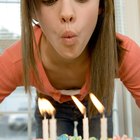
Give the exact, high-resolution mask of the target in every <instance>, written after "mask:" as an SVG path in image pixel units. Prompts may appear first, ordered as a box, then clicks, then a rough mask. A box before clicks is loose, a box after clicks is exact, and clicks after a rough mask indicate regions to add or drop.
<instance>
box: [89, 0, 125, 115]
mask: <svg viewBox="0 0 140 140" xmlns="http://www.w3.org/2000/svg"><path fill="white" fill-rule="evenodd" d="M100 9H101V11H102V12H101V14H100V15H99V17H98V22H97V26H96V28H95V31H94V33H93V34H92V37H91V39H90V41H89V47H90V52H91V85H90V90H89V93H90V92H92V93H94V95H95V96H96V97H97V98H98V99H99V101H100V102H102V104H103V105H104V106H105V109H106V110H105V112H107V114H110V113H111V110H112V104H113V98H114V80H115V77H116V75H118V66H119V62H121V56H122V52H123V49H121V47H120V45H121V40H119V39H117V38H116V31H115V14H114V1H113V0H100ZM89 112H90V114H97V113H98V111H97V110H96V108H95V107H94V105H93V104H92V103H91V100H90V99H89Z"/></svg>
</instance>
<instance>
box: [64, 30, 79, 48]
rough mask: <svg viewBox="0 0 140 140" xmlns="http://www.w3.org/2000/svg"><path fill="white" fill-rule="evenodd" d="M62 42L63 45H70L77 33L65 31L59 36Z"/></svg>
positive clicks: (74, 41) (74, 40)
mask: <svg viewBox="0 0 140 140" xmlns="http://www.w3.org/2000/svg"><path fill="white" fill-rule="evenodd" d="M61 39H62V42H63V44H65V45H68V46H71V45H74V44H75V43H76V40H77V35H76V34H75V33H74V32H72V31H65V32H64V33H63V34H62V36H61Z"/></svg>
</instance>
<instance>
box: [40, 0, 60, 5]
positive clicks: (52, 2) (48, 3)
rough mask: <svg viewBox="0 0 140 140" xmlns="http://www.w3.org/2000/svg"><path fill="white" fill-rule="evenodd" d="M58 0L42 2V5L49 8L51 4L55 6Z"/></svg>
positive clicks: (44, 0)
mask: <svg viewBox="0 0 140 140" xmlns="http://www.w3.org/2000/svg"><path fill="white" fill-rule="evenodd" d="M57 1H58V0H42V3H43V4H45V5H47V6H51V5H53V4H55V3H56V2H57Z"/></svg>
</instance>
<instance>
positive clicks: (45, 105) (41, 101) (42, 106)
mask: <svg viewBox="0 0 140 140" xmlns="http://www.w3.org/2000/svg"><path fill="white" fill-rule="evenodd" d="M38 106H39V111H40V113H41V115H42V116H44V115H45V113H46V112H47V113H48V114H49V115H54V113H55V108H54V107H53V105H52V104H51V103H50V101H49V100H47V99H45V98H38Z"/></svg>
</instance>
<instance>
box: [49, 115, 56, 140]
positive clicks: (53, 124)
mask: <svg viewBox="0 0 140 140" xmlns="http://www.w3.org/2000/svg"><path fill="white" fill-rule="evenodd" d="M56 131H57V130H56V119H55V118H54V115H52V118H51V119H50V138H51V140H56V139H57V135H56V133H57V132H56Z"/></svg>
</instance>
